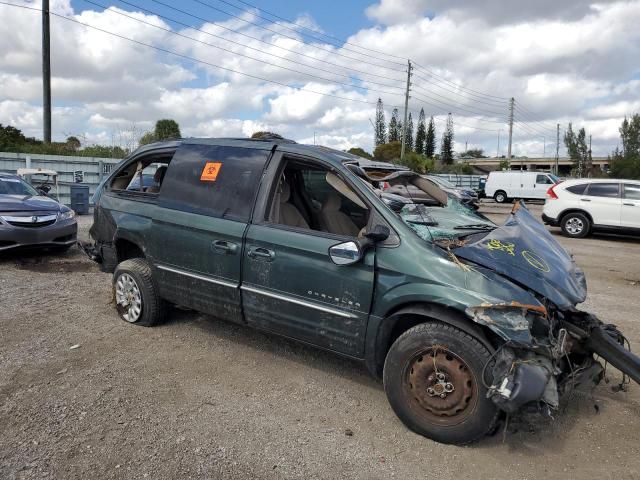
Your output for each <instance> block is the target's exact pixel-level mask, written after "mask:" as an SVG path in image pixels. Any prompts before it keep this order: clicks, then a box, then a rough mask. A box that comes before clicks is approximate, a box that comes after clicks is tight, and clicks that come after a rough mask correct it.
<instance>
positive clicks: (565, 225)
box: [560, 212, 591, 238]
mask: <svg viewBox="0 0 640 480" xmlns="http://www.w3.org/2000/svg"><path fill="white" fill-rule="evenodd" d="M560 228H562V233H564V234H565V235H566V236H567V237H574V238H583V237H586V236H587V235H589V231H590V230H591V222H590V221H589V219H588V218H587V216H586V215H585V214H584V213H580V212H571V213H567V214H566V215H565V216H564V217H562V221H561V222H560Z"/></svg>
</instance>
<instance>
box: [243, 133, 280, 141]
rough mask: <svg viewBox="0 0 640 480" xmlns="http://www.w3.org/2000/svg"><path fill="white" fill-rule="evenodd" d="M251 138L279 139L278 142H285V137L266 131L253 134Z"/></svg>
mask: <svg viewBox="0 0 640 480" xmlns="http://www.w3.org/2000/svg"><path fill="white" fill-rule="evenodd" d="M251 138H258V139H260V138H262V139H270V138H277V139H278V140H284V137H283V136H282V135H279V134H277V133H273V132H266V131H260V132H253V134H252V135H251Z"/></svg>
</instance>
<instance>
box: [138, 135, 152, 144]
mask: <svg viewBox="0 0 640 480" xmlns="http://www.w3.org/2000/svg"><path fill="white" fill-rule="evenodd" d="M155 141H156V136H155V135H154V133H153V132H145V133H144V134H143V135H142V136H141V137H140V140H138V143H139V144H140V145H149V144H150V143H153V142H155Z"/></svg>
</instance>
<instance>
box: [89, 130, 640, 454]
mask: <svg viewBox="0 0 640 480" xmlns="http://www.w3.org/2000/svg"><path fill="white" fill-rule="evenodd" d="M365 163H366V161H365V160H364V159H361V158H359V157H356V156H353V155H349V154H346V153H343V152H338V151H335V150H330V149H327V148H322V147H315V146H305V145H299V144H296V143H295V142H291V141H287V140H281V139H262V140H248V139H202V140H197V139H185V140H179V141H170V142H163V143H155V144H152V145H148V146H145V147H142V148H140V149H138V150H137V151H136V152H134V153H133V154H131V155H130V156H129V157H128V158H126V159H125V160H123V161H122V162H121V163H120V164H119V166H118V167H117V168H116V169H115V170H114V171H113V172H112V174H111V175H110V176H109V177H108V178H107V179H106V180H105V181H104V182H103V183H102V184H101V186H100V187H99V189H98V191H97V193H96V195H95V197H94V202H95V211H94V224H93V226H92V228H91V236H92V238H93V239H94V240H95V243H94V244H93V245H90V246H86V250H87V251H88V253H89V254H90V255H91V256H92V257H93V258H94V259H95V260H97V261H98V262H100V263H101V268H102V269H103V270H104V271H106V272H113V288H114V295H115V300H116V308H117V311H118V313H119V315H120V316H121V317H122V319H124V320H125V321H127V322H130V323H133V324H137V325H144V326H151V325H154V324H156V323H158V322H159V321H161V320H162V318H163V315H165V314H166V313H167V311H168V309H167V305H168V304H177V305H180V306H183V307H188V308H191V309H194V310H198V311H201V312H204V313H206V314H209V315H212V316H215V317H218V318H221V319H224V320H227V321H231V322H236V323H238V324H242V325H248V326H251V327H254V328H257V329H261V330H264V331H267V332H273V333H275V334H279V335H283V336H286V337H289V338H293V339H296V340H299V341H301V342H305V343H307V344H310V345H314V346H316V347H320V348H323V349H327V350H331V351H333V352H336V353H337V354H341V355H344V356H347V357H350V358H353V359H357V360H360V361H362V362H363V363H364V364H365V365H366V367H367V368H368V370H369V371H370V372H371V373H372V374H373V375H375V376H377V377H379V378H382V380H383V382H384V389H385V392H386V394H387V396H388V399H389V402H390V404H391V406H392V408H393V410H394V411H395V413H396V414H397V415H398V417H399V418H400V419H401V420H402V422H403V423H404V424H405V425H406V426H407V427H408V428H410V429H411V430H413V431H415V432H417V433H419V434H422V435H424V436H426V437H429V438H432V439H434V440H437V441H440V442H446V443H458V444H460V443H468V442H472V441H474V440H477V439H479V438H482V437H483V436H484V435H486V434H488V433H490V432H492V431H494V430H495V428H496V426H497V425H498V422H499V421H500V419H501V418H503V417H504V415H505V414H506V413H509V414H516V413H518V412H532V411H535V412H540V413H541V414H550V413H552V412H553V411H554V410H555V409H557V408H558V405H559V401H560V398H561V396H562V395H563V394H565V393H566V392H567V391H568V390H570V389H571V388H576V386H578V385H588V384H591V385H593V384H594V383H597V382H599V381H600V380H601V378H602V376H603V370H602V366H601V365H600V363H599V362H598V361H596V359H595V357H594V356H595V355H597V356H599V357H600V358H602V359H604V360H606V361H608V362H609V363H611V364H612V365H614V366H615V367H617V368H618V369H620V370H621V371H623V372H624V373H625V374H627V375H629V376H630V377H631V378H633V379H634V380H635V381H636V382H638V381H640V361H639V359H638V357H636V356H634V355H633V354H631V353H630V352H629V351H628V350H627V349H625V347H624V344H625V338H624V336H623V335H622V334H621V333H620V332H619V331H618V330H617V329H616V328H615V327H614V326H612V325H604V324H603V323H602V322H600V321H599V320H598V319H597V318H596V317H595V316H594V315H592V314H589V313H587V312H583V311H580V310H579V309H577V308H576V305H577V304H579V303H581V302H583V301H584V299H585V296H586V282H585V278H584V275H583V273H582V271H581V270H580V269H579V268H578V267H577V266H576V265H575V263H574V262H573V260H572V258H571V257H570V256H569V255H568V254H567V252H566V251H565V250H564V249H563V248H562V247H561V246H560V245H559V244H558V243H557V242H556V241H555V240H554V239H553V237H552V236H550V235H549V234H548V233H547V231H546V230H545V228H544V227H543V226H542V225H541V224H540V223H539V222H537V221H536V220H535V219H534V218H533V217H532V216H531V215H530V213H529V212H528V211H527V209H526V207H525V206H524V205H522V204H517V205H516V207H515V208H514V209H513V211H512V213H511V215H510V217H509V219H508V220H507V222H506V223H505V224H504V225H502V226H497V225H495V224H493V223H492V222H491V221H489V220H488V219H486V218H485V217H483V216H482V215H481V214H478V213H476V212H474V211H473V210H471V209H468V208H466V207H464V206H463V205H461V204H459V203H458V202H456V201H455V200H454V199H452V198H449V197H448V196H447V194H446V193H444V192H443V191H442V190H440V189H439V188H438V187H437V186H434V184H433V183H431V182H428V181H426V180H425V179H423V178H421V177H420V176H419V175H417V174H415V173H413V172H410V171H407V170H400V169H394V168H386V167H385V166H384V165H382V166H380V165H378V167H375V166H374V167H371V165H368V166H367V165H365ZM387 166H388V165H387ZM369 167H371V168H369ZM391 167H392V166H391ZM143 178H153V182H143V181H142V179H143ZM383 185H384V186H389V185H390V186H401V187H404V188H406V190H407V192H409V194H408V195H402V196H400V195H393V194H390V193H385V191H384V190H383V189H382V186H383ZM411 192H414V193H415V192H418V193H419V195H415V198H413V197H414V195H413V194H411Z"/></svg>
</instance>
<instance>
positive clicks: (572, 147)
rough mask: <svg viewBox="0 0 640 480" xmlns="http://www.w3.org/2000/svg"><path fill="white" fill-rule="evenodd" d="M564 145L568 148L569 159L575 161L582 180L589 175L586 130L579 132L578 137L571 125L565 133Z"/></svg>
mask: <svg viewBox="0 0 640 480" xmlns="http://www.w3.org/2000/svg"><path fill="white" fill-rule="evenodd" d="M564 144H565V146H566V147H567V154H568V155H569V158H571V160H573V164H574V166H575V169H576V174H577V176H578V177H579V178H582V177H583V176H585V175H586V173H587V162H588V161H589V147H588V146H587V134H586V132H585V130H584V128H581V129H580V130H578V134H577V135H576V134H575V132H574V131H573V126H572V125H571V123H569V126H568V127H567V131H566V132H565V133H564Z"/></svg>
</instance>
